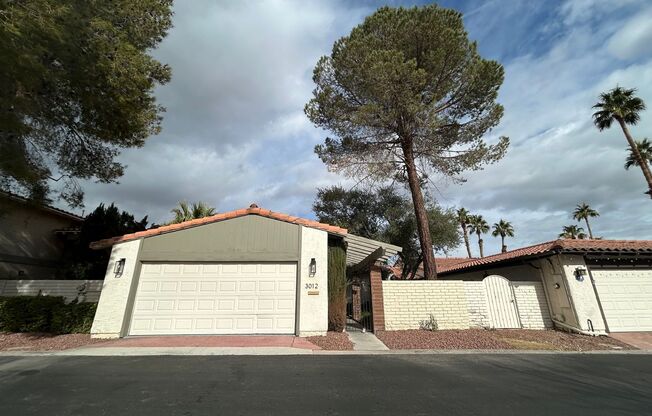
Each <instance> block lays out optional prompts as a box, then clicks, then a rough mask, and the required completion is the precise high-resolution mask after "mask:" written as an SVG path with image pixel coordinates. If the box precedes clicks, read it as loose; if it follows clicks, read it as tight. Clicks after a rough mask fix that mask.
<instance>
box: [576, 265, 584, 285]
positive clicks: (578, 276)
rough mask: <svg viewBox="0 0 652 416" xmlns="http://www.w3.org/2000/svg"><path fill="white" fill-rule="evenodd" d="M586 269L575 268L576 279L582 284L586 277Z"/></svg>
mask: <svg viewBox="0 0 652 416" xmlns="http://www.w3.org/2000/svg"><path fill="white" fill-rule="evenodd" d="M586 273H587V271H586V268H585V267H581V266H580V267H577V268H575V278H576V279H577V280H579V281H580V282H581V281H583V280H584V276H586Z"/></svg>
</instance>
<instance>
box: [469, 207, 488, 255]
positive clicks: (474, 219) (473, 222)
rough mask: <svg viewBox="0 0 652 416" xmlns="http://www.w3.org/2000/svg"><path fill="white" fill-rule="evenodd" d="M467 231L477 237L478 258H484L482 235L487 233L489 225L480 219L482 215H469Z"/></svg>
mask: <svg viewBox="0 0 652 416" xmlns="http://www.w3.org/2000/svg"><path fill="white" fill-rule="evenodd" d="M469 230H470V231H471V232H472V233H475V234H477V235H478V247H479V248H480V257H484V247H483V246H484V241H483V240H482V234H486V233H487V232H489V224H487V221H485V219H484V218H482V215H469Z"/></svg>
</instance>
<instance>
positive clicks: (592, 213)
mask: <svg viewBox="0 0 652 416" xmlns="http://www.w3.org/2000/svg"><path fill="white" fill-rule="evenodd" d="M599 216H600V213H599V212H598V211H596V210H594V209H593V208H591V207H590V206H589V204H587V203H586V202H582V203H581V204H577V206H576V207H575V210H574V211H573V219H575V220H577V221H582V220H584V221H585V222H586V229H587V230H588V231H589V238H593V231H591V224H589V218H595V217H599Z"/></svg>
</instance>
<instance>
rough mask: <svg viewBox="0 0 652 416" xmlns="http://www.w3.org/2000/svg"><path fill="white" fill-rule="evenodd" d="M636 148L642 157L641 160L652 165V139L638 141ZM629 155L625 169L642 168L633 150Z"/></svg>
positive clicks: (630, 150)
mask: <svg viewBox="0 0 652 416" xmlns="http://www.w3.org/2000/svg"><path fill="white" fill-rule="evenodd" d="M636 148H637V149H638V153H639V154H640V155H641V158H642V159H643V160H645V161H646V162H647V163H648V165H649V164H650V163H652V142H651V141H650V139H648V138H645V139H643V140H636ZM628 150H629V154H628V155H627V160H626V161H625V169H626V170H629V168H631V167H632V166H640V164H639V162H638V159H637V156H636V155H635V154H634V152H633V151H632V149H628Z"/></svg>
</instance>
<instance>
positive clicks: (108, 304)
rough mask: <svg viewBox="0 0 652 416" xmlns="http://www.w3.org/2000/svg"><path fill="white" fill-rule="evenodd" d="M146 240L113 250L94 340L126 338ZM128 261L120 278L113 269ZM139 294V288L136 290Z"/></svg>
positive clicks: (92, 334) (98, 306)
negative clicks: (125, 325)
mask: <svg viewBox="0 0 652 416" xmlns="http://www.w3.org/2000/svg"><path fill="white" fill-rule="evenodd" d="M141 241H142V240H134V241H128V242H126V243H121V244H116V245H114V246H113V249H112V250H111V257H110V259H109V265H108V267H107V270H106V275H105V277H104V285H103V287H102V294H101V295H100V301H99V302H98V304H97V312H95V319H94V320H93V326H92V328H91V337H93V338H119V337H120V336H122V335H124V332H123V331H124V328H123V322H124V318H125V314H126V313H127V303H128V300H129V293H130V291H131V290H132V282H133V279H134V278H135V276H134V275H135V273H136V271H137V269H138V268H137V267H136V266H137V263H136V262H137V258H138V250H139V249H140V244H141ZM121 258H124V259H126V261H125V267H124V271H123V273H122V275H121V276H120V277H116V276H115V274H114V273H113V268H114V265H115V263H116V261H118V260H120V259H121ZM133 290H135V287H133Z"/></svg>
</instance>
